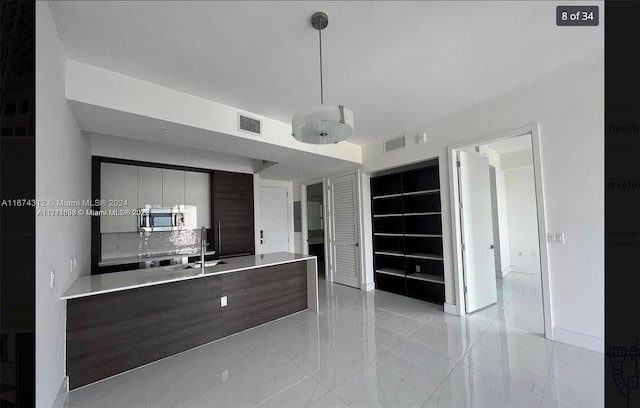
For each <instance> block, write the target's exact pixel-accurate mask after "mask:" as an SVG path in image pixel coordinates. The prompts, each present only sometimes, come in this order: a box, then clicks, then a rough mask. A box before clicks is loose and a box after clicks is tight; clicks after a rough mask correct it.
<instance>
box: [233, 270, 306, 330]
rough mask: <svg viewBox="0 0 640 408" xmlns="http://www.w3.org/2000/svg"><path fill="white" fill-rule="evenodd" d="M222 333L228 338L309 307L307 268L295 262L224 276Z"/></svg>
mask: <svg viewBox="0 0 640 408" xmlns="http://www.w3.org/2000/svg"><path fill="white" fill-rule="evenodd" d="M222 293H223V295H224V296H227V306H225V307H224V308H223V309H222V332H223V335H225V336H228V335H231V334H233V333H238V332H240V331H242V330H246V329H248V328H250V327H255V326H258V325H261V324H264V323H267V322H270V321H272V320H275V319H278V318H280V317H283V316H287V315H290V314H292V313H295V312H297V311H300V310H304V309H306V308H307V265H306V263H305V262H291V263H287V264H283V265H277V266H268V267H265V268H262V269H258V270H255V269H250V270H246V271H239V272H234V273H229V274H226V275H222Z"/></svg>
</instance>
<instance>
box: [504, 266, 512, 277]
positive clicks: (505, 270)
mask: <svg viewBox="0 0 640 408" xmlns="http://www.w3.org/2000/svg"><path fill="white" fill-rule="evenodd" d="M511 272H513V267H512V266H511V265H509V266H507V267H506V268H504V269H503V270H502V279H504V278H506V277H507V276H509V274H510V273H511Z"/></svg>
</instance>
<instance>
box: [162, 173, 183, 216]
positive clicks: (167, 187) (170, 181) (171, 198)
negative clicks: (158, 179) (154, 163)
mask: <svg viewBox="0 0 640 408" xmlns="http://www.w3.org/2000/svg"><path fill="white" fill-rule="evenodd" d="M184 173H185V172H184V170H170V169H162V206H163V207H172V206H174V205H183V204H184Z"/></svg>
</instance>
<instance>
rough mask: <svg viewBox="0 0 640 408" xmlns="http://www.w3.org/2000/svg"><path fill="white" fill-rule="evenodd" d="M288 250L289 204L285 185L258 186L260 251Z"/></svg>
mask: <svg viewBox="0 0 640 408" xmlns="http://www.w3.org/2000/svg"><path fill="white" fill-rule="evenodd" d="M286 251H289V204H288V190H287V188H286V187H276V186H264V185H261V186H260V253H262V254H268V253H271V252H286Z"/></svg>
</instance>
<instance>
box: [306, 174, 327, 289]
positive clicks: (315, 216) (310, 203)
mask: <svg viewBox="0 0 640 408" xmlns="http://www.w3.org/2000/svg"><path fill="white" fill-rule="evenodd" d="M324 230H325V220H324V190H323V188H322V183H321V182H320V183H316V184H312V185H309V186H307V245H308V254H309V255H315V256H316V257H317V259H318V278H319V279H326V276H325V275H326V272H325V267H324V266H325V242H324V232H325V231H324Z"/></svg>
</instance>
